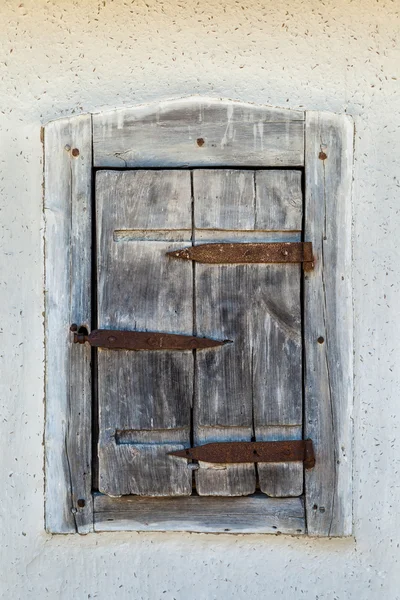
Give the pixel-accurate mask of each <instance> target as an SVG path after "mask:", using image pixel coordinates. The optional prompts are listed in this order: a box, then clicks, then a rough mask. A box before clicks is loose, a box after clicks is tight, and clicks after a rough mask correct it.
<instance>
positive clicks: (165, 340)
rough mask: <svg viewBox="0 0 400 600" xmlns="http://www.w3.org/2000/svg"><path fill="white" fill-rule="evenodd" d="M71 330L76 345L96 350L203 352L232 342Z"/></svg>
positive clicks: (164, 334)
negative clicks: (204, 349) (91, 347)
mask: <svg viewBox="0 0 400 600" xmlns="http://www.w3.org/2000/svg"><path fill="white" fill-rule="evenodd" d="M70 329H71V331H72V332H73V333H74V343H75V344H84V343H85V342H88V343H89V344H90V345H91V346H94V347H96V348H108V349H110V350H202V349H203V348H217V347H218V346H223V345H224V344H228V343H231V340H223V341H221V340H212V339H210V338H206V337H195V336H193V335H179V334H175V333H161V332H159V331H120V330H114V329H94V330H93V331H91V333H89V334H87V333H80V332H79V329H78V326H77V325H71V327H70Z"/></svg>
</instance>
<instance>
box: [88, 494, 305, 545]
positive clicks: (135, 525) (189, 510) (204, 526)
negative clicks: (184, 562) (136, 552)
mask: <svg viewBox="0 0 400 600" xmlns="http://www.w3.org/2000/svg"><path fill="white" fill-rule="evenodd" d="M94 501H95V531H121V530H125V531H193V532H202V533H274V534H277V533H287V534H292V535H302V534H304V533H305V521H304V506H303V503H302V500H301V499H300V498H287V499H279V500H275V499H273V498H266V496H264V495H263V494H257V495H254V496H248V497H246V498H202V497H198V496H191V497H190V498H153V499H151V500H149V499H148V498H140V497H138V496H136V497H135V496H127V497H125V498H108V497H107V496H101V495H97V496H96V497H95V499H94Z"/></svg>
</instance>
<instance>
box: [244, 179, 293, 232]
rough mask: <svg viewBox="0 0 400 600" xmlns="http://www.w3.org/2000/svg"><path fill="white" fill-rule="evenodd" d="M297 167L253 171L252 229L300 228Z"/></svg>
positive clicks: (284, 229) (285, 229)
mask: <svg viewBox="0 0 400 600" xmlns="http://www.w3.org/2000/svg"><path fill="white" fill-rule="evenodd" d="M301 177H302V173H301V171H294V170H290V171H286V170H282V169H280V170H278V169H271V170H268V171H256V173H255V184H256V190H257V194H256V207H255V220H256V223H255V229H278V230H283V231H287V230H294V231H296V230H301V229H302V218H303V193H302V189H301Z"/></svg>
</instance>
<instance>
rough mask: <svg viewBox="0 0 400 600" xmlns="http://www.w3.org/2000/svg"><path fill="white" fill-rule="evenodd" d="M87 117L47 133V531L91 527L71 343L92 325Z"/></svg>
mask: <svg viewBox="0 0 400 600" xmlns="http://www.w3.org/2000/svg"><path fill="white" fill-rule="evenodd" d="M91 148H92V145H91V117H90V116H81V117H75V118H72V119H63V120H60V121H55V122H53V123H50V124H49V125H47V126H46V128H45V197H44V207H45V219H46V265H45V268H46V292H45V299H46V317H45V329H46V336H45V339H46V429H45V456H46V510H45V517H46V529H47V530H48V531H49V532H51V533H70V532H75V531H78V532H79V533H87V532H89V531H91V530H92V529H93V506H92V497H91V375H90V356H91V352H90V348H89V347H85V346H75V345H72V344H71V334H70V332H69V327H70V325H71V324H72V323H77V324H79V325H83V326H85V327H87V328H88V329H90V324H91V166H92V165H91V163H92V150H91Z"/></svg>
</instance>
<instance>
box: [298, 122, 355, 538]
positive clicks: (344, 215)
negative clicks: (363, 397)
mask: <svg viewBox="0 0 400 600" xmlns="http://www.w3.org/2000/svg"><path fill="white" fill-rule="evenodd" d="M305 135H306V143H305V148H306V160H305V180H306V193H305V205H306V207H305V210H306V217H305V241H311V242H312V243H313V248H314V252H315V255H316V265H315V269H314V271H313V272H311V273H307V274H306V275H305V278H304V292H305V306H304V339H305V437H309V438H311V439H312V440H313V442H314V447H315V451H316V466H315V467H314V469H310V470H308V471H306V473H305V484H306V493H305V504H306V521H307V530H308V534H309V535H310V536H327V537H334V536H351V535H352V518H353V516H352V475H353V474H352V435H353V432H352V427H353V422H352V406H353V305H352V276H351V266H352V251H351V226H352V223H351V195H352V170H353V144H354V123H353V120H352V118H351V117H350V116H349V115H337V114H332V113H323V112H306V134H305Z"/></svg>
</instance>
